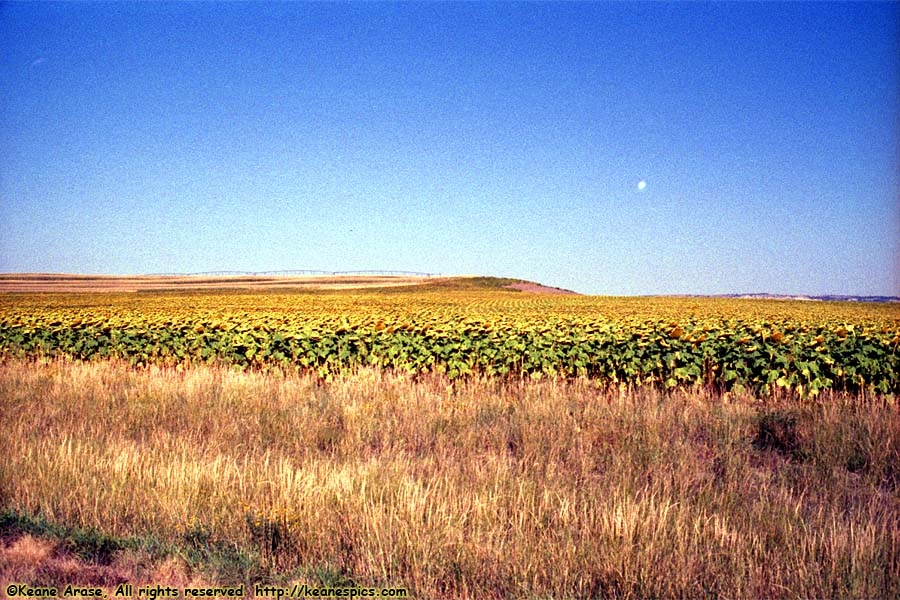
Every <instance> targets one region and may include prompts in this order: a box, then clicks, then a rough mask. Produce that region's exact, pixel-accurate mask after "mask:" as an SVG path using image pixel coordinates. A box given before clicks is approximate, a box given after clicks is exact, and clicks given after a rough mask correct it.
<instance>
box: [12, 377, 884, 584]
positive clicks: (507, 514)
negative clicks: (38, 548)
mask: <svg viewBox="0 0 900 600" xmlns="http://www.w3.org/2000/svg"><path fill="white" fill-rule="evenodd" d="M0 413H2V415H3V417H2V428H0V448H2V449H3V454H4V456H3V460H2V461H0V499H2V507H0V508H3V509H15V510H18V511H24V512H26V513H29V514H41V515H43V516H44V517H45V518H46V519H48V520H50V521H54V522H59V523H65V524H69V525H72V526H79V527H97V528H99V529H101V530H102V531H104V532H106V533H109V534H112V535H117V536H142V535H153V536H157V537H159V538H160V539H162V540H166V541H170V542H172V543H184V542H185V540H187V541H189V542H194V543H196V542H198V540H199V541H200V542H204V543H214V542H215V543H228V544H233V545H234V546H235V547H237V548H240V549H243V550H244V551H246V552H248V553H251V554H252V556H254V557H256V558H257V559H258V561H259V562H260V564H261V565H262V568H263V570H264V572H267V573H269V574H272V573H294V574H298V575H297V577H302V573H305V572H306V573H308V572H312V571H310V570H312V569H325V570H327V571H329V572H333V573H340V574H342V575H343V576H345V577H347V578H352V580H354V581H356V582H358V583H362V584H365V585H400V586H405V587H407V588H409V590H410V591H411V592H413V593H414V594H415V595H416V597H419V598H476V597H477V598H595V597H624V598H643V597H667V598H670V597H692V598H695V597H705V596H710V597H727V598H795V597H801V598H813V597H815V598H824V597H829V598H830V597H854V598H870V597H898V596H900V414H898V407H897V405H896V404H895V403H893V402H886V401H884V400H883V399H871V398H869V399H867V398H861V397H848V396H842V395H837V394H835V395H832V396H826V397H824V398H823V397H820V398H819V399H818V400H817V401H816V402H815V403H801V402H800V401H794V400H791V399H782V400H780V401H778V402H775V401H769V402H765V403H764V402H761V401H758V400H756V399H754V398H752V397H750V396H747V397H738V398H730V399H729V398H723V397H721V396H719V395H716V394H714V393H712V392H708V391H704V390H694V391H682V392H677V393H673V394H662V393H660V392H657V391H653V390H636V391H618V390H603V389H598V388H597V387H596V386H595V385H594V384H593V383H591V382H589V381H570V382H561V381H544V382H500V381H494V380H485V381H479V380H472V381H468V382H463V383H459V382H457V383H454V384H450V383H449V382H447V381H446V380H443V379H440V378H435V379H425V380H421V379H420V380H413V379H412V378H410V377H407V376H403V375H398V374H390V373H380V372H377V371H362V372H360V373H357V374H355V375H353V376H347V377H344V378H341V379H337V380H335V381H332V382H320V381H317V380H316V379H314V378H309V377H302V376H288V375H278V374H271V373H270V374H254V373H238V372H233V371H229V370H225V369H216V368H195V369H189V370H186V371H184V372H176V371H174V370H161V369H149V370H145V371H134V370H129V369H128V368H126V367H124V366H122V365H119V364H115V363H102V362H101V363H91V364H81V363H67V362H52V363H47V364H35V363H26V362H18V361H10V362H7V363H5V364H3V365H0ZM244 575H245V574H244ZM241 576H242V574H239V573H238V574H233V577H235V578H240V577H241Z"/></svg>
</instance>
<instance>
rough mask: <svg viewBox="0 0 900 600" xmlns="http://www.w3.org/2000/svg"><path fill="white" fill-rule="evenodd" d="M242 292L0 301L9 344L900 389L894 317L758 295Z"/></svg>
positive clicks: (114, 354) (312, 367) (131, 357)
mask: <svg viewBox="0 0 900 600" xmlns="http://www.w3.org/2000/svg"><path fill="white" fill-rule="evenodd" d="M505 281H506V280H495V282H497V284H498V285H499V284H500V283H504V282H505ZM479 285H481V286H482V287H483V285H484V284H479ZM234 298H235V296H233V295H231V296H214V297H210V298H207V301H208V302H207V304H208V306H207V307H206V308H204V309H203V310H197V309H194V308H192V307H190V306H189V305H188V304H187V303H188V302H189V300H192V299H185V298H183V297H181V298H174V299H167V300H166V301H167V302H169V301H170V300H171V301H172V303H173V309H171V310H170V311H169V312H163V311H160V310H159V309H158V308H156V307H155V306H154V307H153V309H152V310H151V309H150V308H147V307H143V306H137V307H136V308H135V307H131V306H125V307H124V308H123V309H122V310H119V311H116V310H108V309H107V311H106V312H107V313H110V314H103V311H99V310H95V311H91V312H88V311H83V310H76V309H63V310H54V309H51V308H49V307H48V308H44V307H41V306H36V307H34V308H33V309H32V310H31V311H29V313H28V314H27V315H17V314H16V313H14V312H13V313H10V312H7V313H6V314H2V313H0V355H2V354H6V355H12V356H57V355H65V356H68V357H73V358H76V359H83V360H94V359H104V358H118V359H123V360H126V361H128V362H129V363H130V364H132V365H135V366H139V365H147V364H169V365H177V364H184V363H193V364H196V363H217V364H226V365H233V366H235V367H237V368H241V369H246V368H283V369H296V370H304V371H311V372H314V373H317V374H318V375H320V376H322V377H329V376H330V375H333V374H336V373H340V372H346V371H352V370H355V369H357V368H360V367H367V366H378V367H382V368H385V369H394V370H400V371H407V372H412V373H426V372H438V373H444V374H446V375H447V376H449V377H450V378H459V377H466V376H470V375H486V376H494V377H513V378H521V377H531V378H536V377H564V378H565V377H589V378H593V379H596V380H598V381H600V382H603V383H606V384H612V385H620V384H624V385H628V386H643V385H652V386H659V387H664V388H676V387H690V386H696V385H702V386H714V387H717V388H720V389H723V390H731V389H736V390H740V389H745V388H751V389H754V390H757V391H760V392H763V391H776V390H779V389H783V390H790V391H794V392H797V393H800V394H801V395H803V396H812V397H814V396H816V395H817V394H818V393H819V392H820V391H821V390H824V389H842V390H848V391H860V390H862V391H867V392H870V393H876V394H885V395H890V394H896V393H897V392H898V391H900V354H898V352H897V347H898V342H900V336H898V331H900V327H898V323H897V321H896V320H893V321H891V320H888V321H885V320H883V319H882V320H877V321H876V320H868V321H866V320H856V321H855V322H852V323H851V322H847V321H841V320H836V319H834V318H831V317H830V316H827V317H826V316H825V315H824V313H823V316H822V317H817V316H816V315H815V314H814V313H812V314H810V315H809V316H808V317H806V318H801V317H798V316H796V314H794V315H791V316H790V317H788V316H785V317H780V316H776V317H774V318H769V317H763V318H760V317H758V316H755V315H754V314H753V313H752V312H750V311H748V310H747V308H748V307H750V308H755V307H756V306H758V305H754V304H751V305H737V304H735V306H740V307H741V308H742V309H743V311H744V312H743V313H738V314H736V315H735V314H732V315H728V314H727V313H725V314H715V312H714V311H710V312H709V314H704V312H703V310H702V307H701V310H694V312H693V313H688V314H684V315H682V316H681V317H680V318H671V319H664V318H661V316H662V315H663V314H666V311H667V310H668V308H667V305H666V299H650V300H647V301H646V304H645V305H642V306H641V310H642V314H634V315H631V314H628V312H627V311H625V310H622V308H621V307H623V306H625V307H627V306H629V301H630V299H622V300H620V301H618V302H619V304H618V309H619V310H622V313H623V314H620V315H612V316H607V313H606V311H605V310H601V309H602V308H603V307H605V306H606V305H604V304H602V303H601V302H607V305H608V301H601V300H593V299H586V298H579V299H575V300H560V299H555V300H547V299H546V298H543V297H539V296H536V295H533V294H527V293H508V292H506V291H503V292H500V291H490V292H485V291H483V290H482V291H476V292H459V293H456V294H452V295H449V296H445V295H443V294H440V293H424V292H422V293H417V294H407V296H403V297H394V296H385V295H376V294H370V295H368V296H361V300H360V298H358V297H353V296H346V297H344V296H335V297H330V298H328V299H324V298H322V297H318V296H312V297H306V298H305V299H304V298H301V299H299V300H298V299H296V297H286V298H284V299H281V300H278V299H277V298H276V300H277V301H281V302H283V303H284V304H283V305H278V304H269V305H265V306H263V307H261V308H260V309H259V310H256V311H252V312H251V311H247V310H243V311H242V310H236V309H235V307H234V302H235V300H234ZM251 299H252V300H253V301H256V300H257V297H251ZM129 301H133V300H129ZM357 301H359V302H360V304H359V305H357V304H355V302H357ZM179 302H180V304H179ZM654 302H656V303H658V306H659V307H660V308H659V314H658V315H654V313H653V307H654V304H653V303H654ZM217 303H219V304H217ZM292 303H296V304H297V308H294V306H293V304H292ZM714 306H715V307H717V310H720V311H721V305H718V304H717V305H714ZM113 308H116V307H113ZM298 309H299V310H298ZM326 442H327V440H326Z"/></svg>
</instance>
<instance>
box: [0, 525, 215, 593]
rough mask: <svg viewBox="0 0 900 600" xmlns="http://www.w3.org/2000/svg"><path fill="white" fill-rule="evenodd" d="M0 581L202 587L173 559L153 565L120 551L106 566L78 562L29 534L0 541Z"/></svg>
mask: <svg viewBox="0 0 900 600" xmlns="http://www.w3.org/2000/svg"><path fill="white" fill-rule="evenodd" d="M0 581H2V582H4V583H6V582H21V583H29V584H30V585H49V586H54V587H55V586H59V585H61V584H68V583H72V584H78V585H88V586H101V587H112V586H116V585H118V584H120V583H125V582H128V583H135V584H138V585H141V584H144V583H157V582H162V583H166V584H170V585H182V586H184V585H197V584H202V583H204V580H203V579H202V578H198V577H196V576H192V575H191V574H190V570H189V569H188V568H187V566H186V565H185V564H184V563H183V562H182V561H180V560H178V559H175V558H169V559H166V560H164V561H162V562H159V563H156V562H154V561H152V560H151V559H150V558H149V557H148V556H146V555H143V554H141V553H140V552H136V551H130V550H123V551H120V552H117V553H116V554H115V556H114V557H113V559H112V561H111V562H110V563H109V564H98V563H95V562H89V561H85V560H82V559H81V558H78V557H77V556H75V555H74V554H72V553H71V552H68V551H67V550H65V549H64V548H63V547H62V544H61V543H60V542H58V541H55V540H50V539H46V538H39V537H34V536H32V535H29V534H23V535H20V536H13V537H10V538H8V539H0Z"/></svg>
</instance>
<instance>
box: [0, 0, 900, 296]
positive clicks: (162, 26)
mask: <svg viewBox="0 0 900 600" xmlns="http://www.w3.org/2000/svg"><path fill="white" fill-rule="evenodd" d="M898 24H900V3H896V2H894V3H878V4H865V3H848V4H835V3H829V4H813V3H792V4H760V3H748V4H734V3H727V4H703V3H689V4H685V3H671V4H670V3H646V4H645V3H600V4H588V3H567V4H543V3H540V4H539V3H530V4H511V3H500V4H488V3H467V4H455V3H427V4H408V3H404V4H390V3H374V4H334V3H327V4H307V3H286V4H274V3H138V4H126V3H115V4H90V3H81V2H79V3H61V4H49V3H3V4H0V90H2V92H0V132H2V134H0V271H2V272H20V271H39V272H80V273H113V274H132V273H154V272H196V271H211V270H248V271H261V270H280V269H324V270H335V271H341V270H362V269H384V270H410V271H424V272H436V273H443V274H484V275H496V276H506V277H519V278H524V279H531V280H537V281H540V282H542V283H546V284H549V285H555V286H560V287H566V288H570V289H575V290H577V291H580V292H584V293H592V294H625V295H630V294H657V293H699V294H707V293H731V292H771V293H811V294H823V293H848V294H900V25H898ZM640 181H645V182H646V184H645V187H644V188H643V189H639V185H638V184H639V182H640Z"/></svg>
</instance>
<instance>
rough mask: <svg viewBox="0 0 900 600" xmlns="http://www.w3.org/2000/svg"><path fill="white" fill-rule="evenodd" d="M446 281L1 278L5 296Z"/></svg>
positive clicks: (376, 278) (382, 277) (256, 277)
mask: <svg viewBox="0 0 900 600" xmlns="http://www.w3.org/2000/svg"><path fill="white" fill-rule="evenodd" d="M446 279H447V278H445V277H408V276H397V275H329V276H319V275H304V276H259V275H237V276H207V275H175V276H168V275H144V276H111V275H66V274H47V273H22V274H0V293H3V292H34V293H43V292H148V291H156V292H161V291H179V290H207V291H212V290H225V289H242V290H257V291H262V290H267V289H273V288H275V289H294V290H305V289H315V290H319V289H331V290H336V289H360V288H377V287H395V286H412V285H422V284H425V283H434V282H439V281H445V280H446Z"/></svg>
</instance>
